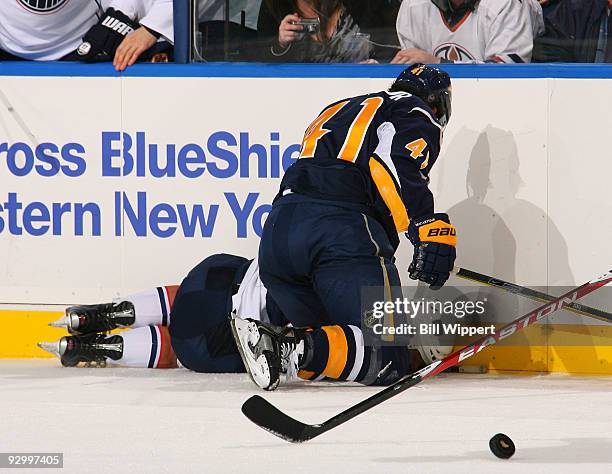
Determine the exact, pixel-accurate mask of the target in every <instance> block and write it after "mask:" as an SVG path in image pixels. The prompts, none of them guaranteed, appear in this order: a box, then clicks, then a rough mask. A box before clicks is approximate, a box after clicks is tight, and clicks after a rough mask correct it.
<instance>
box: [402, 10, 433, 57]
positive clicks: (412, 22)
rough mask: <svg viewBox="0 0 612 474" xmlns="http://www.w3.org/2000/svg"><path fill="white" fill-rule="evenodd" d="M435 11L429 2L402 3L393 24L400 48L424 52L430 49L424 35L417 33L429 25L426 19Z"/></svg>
mask: <svg viewBox="0 0 612 474" xmlns="http://www.w3.org/2000/svg"><path fill="white" fill-rule="evenodd" d="M437 11H438V9H437V7H436V6H435V5H434V4H433V3H431V0H403V1H402V3H401V5H400V9H399V12H398V14H397V20H396V22H395V25H396V29H397V36H398V37H399V41H400V45H401V46H402V48H419V49H422V50H425V51H427V50H429V49H431V47H430V46H431V45H428V44H427V41H426V38H425V37H424V35H419V34H418V31H419V30H422V29H423V26H424V25H427V24H429V21H428V18H429V17H430V16H431V14H432V13H435V12H437ZM428 46H429V47H428Z"/></svg>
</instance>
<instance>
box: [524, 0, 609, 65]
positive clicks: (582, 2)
mask: <svg viewBox="0 0 612 474" xmlns="http://www.w3.org/2000/svg"><path fill="white" fill-rule="evenodd" d="M540 3H541V4H542V7H543V10H544V24H545V26H546V31H545V33H544V36H542V37H540V38H538V39H536V41H535V44H534V46H533V61H534V62H565V63H593V62H596V63H603V62H606V63H612V36H611V33H612V16H610V8H612V0H542V1H540Z"/></svg>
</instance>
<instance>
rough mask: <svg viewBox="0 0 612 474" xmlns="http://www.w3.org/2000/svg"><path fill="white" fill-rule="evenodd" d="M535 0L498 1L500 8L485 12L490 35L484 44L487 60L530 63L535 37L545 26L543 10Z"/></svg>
mask: <svg viewBox="0 0 612 474" xmlns="http://www.w3.org/2000/svg"><path fill="white" fill-rule="evenodd" d="M532 1H535V0H507V1H503V2H498V3H496V5H498V8H495V9H491V10H489V11H487V12H486V15H490V18H489V19H488V21H487V23H490V26H489V28H487V33H488V38H487V39H486V44H485V62H494V63H528V62H531V54H532V52H533V40H534V37H535V36H536V35H537V34H538V33H540V32H541V30H542V29H543V20H542V11H541V8H540V6H539V5H537V4H532V3H531V2H532Z"/></svg>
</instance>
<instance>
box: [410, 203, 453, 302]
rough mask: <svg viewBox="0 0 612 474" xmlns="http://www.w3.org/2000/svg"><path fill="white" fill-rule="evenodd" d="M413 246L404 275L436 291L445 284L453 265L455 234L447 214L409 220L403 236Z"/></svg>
mask: <svg viewBox="0 0 612 474" xmlns="http://www.w3.org/2000/svg"><path fill="white" fill-rule="evenodd" d="M406 235H407V236H408V238H409V239H410V242H412V245H414V255H413V257H412V263H411V264H410V266H409V267H408V274H409V275H410V278H412V279H413V280H421V281H423V282H425V283H428V284H429V286H430V288H431V289H432V290H438V289H440V288H441V287H442V285H444V283H446V280H448V277H449V276H450V271H451V270H452V269H453V265H454V263H455V255H456V252H455V245H456V244H457V232H456V230H455V226H453V225H452V224H451V223H450V220H449V218H448V215H447V214H440V213H438V214H429V215H427V216H423V217H419V218H416V219H412V220H411V221H410V225H409V226H408V232H407V234H406Z"/></svg>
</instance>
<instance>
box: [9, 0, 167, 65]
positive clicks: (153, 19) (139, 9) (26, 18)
mask: <svg viewBox="0 0 612 474" xmlns="http://www.w3.org/2000/svg"><path fill="white" fill-rule="evenodd" d="M109 8H112V9H113V10H114V11H118V12H120V13H122V14H124V15H125V16H126V17H128V18H129V19H130V20H132V21H134V22H135V23H137V24H138V26H137V27H136V28H130V29H127V30H126V32H127V34H126V35H125V37H123V38H122V40H121V42H120V44H119V47H118V48H117V51H116V52H113V53H114V54H113V56H114V63H115V66H116V67H117V69H119V70H122V69H125V67H127V66H128V65H130V64H133V63H134V62H135V61H136V59H137V58H138V57H139V56H140V55H141V54H142V52H144V51H145V50H147V49H149V48H150V47H151V46H153V45H154V44H155V43H156V42H157V41H158V38H161V39H165V40H166V41H168V42H170V43H171V42H172V41H173V36H174V34H173V27H172V26H173V25H172V0H44V1H43V0H12V1H0V59H2V58H4V59H11V58H21V59H29V60H36V61H52V60H61V59H64V60H70V59H72V60H78V59H81V58H80V57H79V55H78V53H76V51H77V49H78V48H79V47H80V46H81V45H82V43H83V38H84V37H85V36H86V35H87V34H88V33H89V32H90V31H91V30H92V29H94V28H95V27H96V26H98V25H99V24H100V23H101V22H103V21H104V19H105V17H106V12H108V9H109ZM132 29H133V30H134V31H131V30H132Z"/></svg>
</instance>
